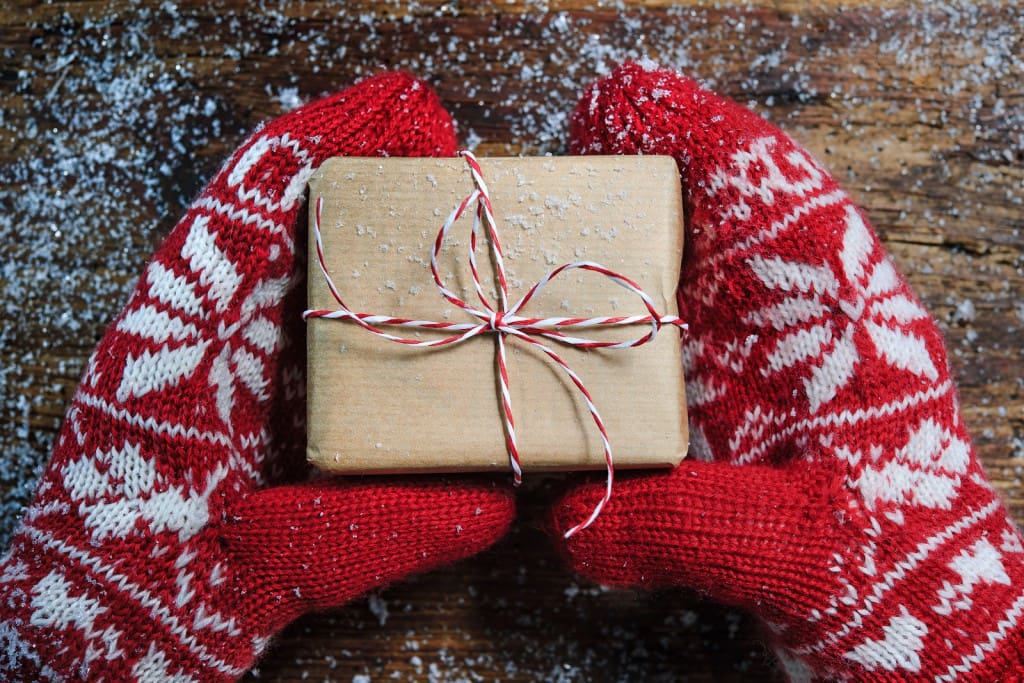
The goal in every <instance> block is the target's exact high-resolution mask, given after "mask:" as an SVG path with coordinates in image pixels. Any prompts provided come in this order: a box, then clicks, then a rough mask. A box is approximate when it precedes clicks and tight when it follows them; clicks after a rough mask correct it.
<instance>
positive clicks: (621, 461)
mask: <svg viewBox="0 0 1024 683" xmlns="http://www.w3.org/2000/svg"><path fill="white" fill-rule="evenodd" d="M480 164H481V167H482V169H483V174H484V178H485V179H486V182H487V184H488V186H489V188H490V196H491V200H492V204H493V207H494V213H495V216H496V219H497V226H498V231H499V239H500V241H501V244H502V247H503V251H504V260H505V270H506V274H507V279H508V286H509V304H510V305H511V303H512V302H514V301H516V300H518V299H519V298H520V297H521V296H522V295H523V294H524V293H525V291H526V290H527V289H529V287H530V286H531V285H532V284H533V283H535V282H537V281H538V280H539V279H541V278H542V277H543V276H544V275H545V273H547V272H548V271H550V270H552V269H554V268H555V267H557V266H559V265H561V264H563V263H569V262H574V261H583V260H586V261H594V262H597V263H600V264H602V265H604V266H606V267H608V268H610V269H611V270H614V271H617V272H619V273H621V274H623V275H625V276H626V277H628V278H631V279H632V280H634V281H636V282H637V283H638V284H639V285H640V287H641V288H642V289H643V290H644V291H646V292H647V294H648V295H650V297H651V298H652V300H653V301H654V305H655V307H656V308H657V310H658V311H659V312H660V313H662V314H671V315H676V314H677V313H678V310H677V305H676V297H675V293H676V287H677V284H678V280H679V267H680V262H681V255H682V247H683V244H682V241H683V227H682V226H683V215H682V210H683V209H682V200H681V194H680V188H679V176H678V172H677V169H676V165H675V162H674V161H673V160H672V159H671V158H670V157H653V156H648V157H551V158H549V157H538V158H485V159H481V160H480ZM473 187H474V185H473V181H472V179H471V176H470V173H469V170H468V168H467V166H466V164H465V162H464V161H463V160H462V159H458V158H453V159H397V158H396V159H361V158H337V159H330V160H328V161H327V162H325V163H324V164H323V166H321V167H320V169H319V170H318V171H317V172H316V173H315V174H314V175H313V177H312V179H311V182H310V202H309V203H310V208H311V216H310V225H311V226H312V225H313V220H314V216H313V212H314V211H315V207H316V204H317V198H318V197H322V198H323V204H322V213H321V223H320V226H321V230H322V238H323V245H324V254H325V262H326V264H327V269H328V272H329V273H330V274H331V277H332V278H333V280H334V282H335V284H336V286H337V288H338V291H339V293H340V295H341V298H342V300H344V302H345V304H346V305H347V306H348V308H349V309H351V310H352V311H356V312H362V313H372V314H381V315H388V316H396V317H404V318H411V319H417V320H434V321H443V322H477V320H476V319H475V318H473V317H472V316H470V315H469V314H467V313H465V312H464V311H462V310H460V309H459V308H457V307H455V306H453V305H452V304H451V303H450V302H448V301H447V300H445V299H443V298H442V297H441V295H440V294H439V292H438V291H437V287H436V286H435V284H434V282H433V279H432V276H431V273H430V266H429V264H430V253H431V249H432V247H433V243H434V239H435V237H436V235H437V232H438V230H439V229H440V227H441V225H442V224H443V223H444V221H445V219H446V218H447V216H448V215H449V213H450V212H451V210H452V209H453V207H455V206H456V205H457V204H458V203H459V202H460V201H461V200H462V199H463V198H464V197H465V196H466V195H468V194H469V193H470V192H471V191H472V190H473ZM472 220H473V218H472V211H471V210H470V211H467V212H466V215H464V216H463V217H462V218H461V219H460V220H459V221H458V222H457V223H456V224H455V225H454V226H453V228H452V230H451V231H450V232H449V234H448V238H447V239H446V241H445V245H444V247H443V248H442V250H441V252H440V255H439V257H438V263H439V271H440V274H441V276H442V279H443V281H444V282H445V285H446V286H447V287H448V288H449V289H451V290H452V291H453V292H454V293H455V294H456V295H458V296H459V297H460V298H462V299H463V300H464V301H466V302H468V303H469V304H470V305H475V306H476V307H477V308H479V306H478V305H477V304H479V301H478V299H477V298H476V294H475V292H474V290H473V284H472V279H471V274H470V269H469V264H468V244H469V235H470V230H471V226H472ZM315 248H316V247H315V242H314V240H313V239H312V237H311V238H310V259H309V264H310V266H309V307H310V308H311V309H335V308H337V304H336V302H335V301H334V299H333V298H332V296H331V294H330V291H329V289H328V287H327V284H326V281H325V280H324V278H323V275H322V274H321V272H320V270H319V267H318V266H317V257H316V251H315ZM476 258H477V264H478V268H479V271H480V275H481V281H482V284H483V285H484V290H485V292H487V295H488V297H489V298H490V299H491V301H492V302H493V304H494V305H495V306H497V301H498V299H497V296H496V292H495V289H494V280H495V277H494V276H495V269H494V265H493V259H492V257H491V254H490V251H489V248H488V242H487V241H486V239H478V244H477V253H476ZM644 313H646V309H645V308H644V306H643V304H642V302H641V301H640V299H639V298H638V297H637V296H636V295H635V294H634V293H632V292H629V291H628V290H626V289H623V288H622V287H619V286H618V285H616V284H614V283H613V282H611V281H610V280H608V279H606V278H604V277H602V276H601V275H598V274H596V273H592V272H586V271H583V270H571V271H567V272H565V273H563V274H562V275H561V276H560V277H559V278H556V279H555V280H552V281H551V283H550V284H548V286H547V287H546V288H545V289H544V291H543V292H542V293H541V294H540V295H538V296H537V297H535V298H534V299H533V300H532V301H531V302H530V303H528V304H527V305H526V306H525V307H524V308H523V310H521V311H520V312H519V315H523V316H529V317H547V316H574V317H575V316H579V317H591V316H606V315H607V316H613V315H615V316H617V315H631V314H644ZM649 328H650V326H649V325H632V326H628V327H619V328H614V329H610V330H605V329H602V330H586V331H577V332H573V331H566V333H567V334H577V335H578V336H589V337H592V338H598V339H621V340H624V339H630V338H634V337H638V336H640V335H642V334H643V333H644V332H645V331H646V330H647V329H649ZM386 331H389V332H394V333H395V334H397V335H399V336H406V337H409V336H416V337H421V338H423V339H429V338H438V337H440V336H446V335H445V334H438V333H436V332H433V331H429V330H411V329H408V328H405V329H399V328H388V329H387V330H386ZM679 335H680V333H679V330H678V329H676V328H674V327H665V328H663V329H662V330H661V331H660V333H659V334H658V335H657V336H656V337H655V338H654V339H653V340H652V341H650V342H649V343H647V344H645V345H643V346H639V347H636V348H627V349H592V350H584V349H575V348H571V347H568V346H565V345H562V344H558V343H557V342H550V341H546V340H544V341H545V343H546V344H548V346H551V347H552V348H553V349H554V350H555V352H556V353H558V354H559V355H560V356H561V357H562V358H563V359H564V360H565V361H566V362H567V363H568V365H569V366H570V367H571V368H573V370H574V371H575V372H576V373H577V374H578V375H579V376H580V377H581V378H582V380H583V382H584V383H585V385H586V386H587V388H588V390H589V391H590V393H591V395H592V396H593V399H594V404H595V405H596V406H597V409H598V410H599V411H600V414H601V417H602V419H603V420H604V422H605V425H606V427H607V431H608V436H609V441H610V443H611V445H612V449H613V453H614V461H615V465H616V467H658V466H661V467H667V466H673V465H676V464H678V463H679V461H680V460H681V459H682V457H683V456H684V454H685V452H686V448H687V431H686V401H685V396H684V388H683V386H684V385H683V376H682V360H681V356H680V336H679ZM494 337H495V335H494V333H493V332H491V333H488V334H484V335H481V336H479V337H476V338H473V339H471V340H468V341H466V342H464V343H461V344H457V345H452V346H445V347H438V348H411V347H408V346H403V345H401V344H396V343H394V342H391V341H388V340H386V339H382V338H379V337H377V336H375V335H373V334H371V333H369V332H368V331H366V330H364V329H362V328H360V327H359V326H358V325H356V324H353V323H352V322H351V321H345V322H339V321H332V320H324V319H310V320H309V325H308V386H307V392H308V393H307V400H308V416H307V420H308V446H307V457H308V459H309V461H310V462H312V463H313V464H315V465H316V466H317V467H318V468H320V469H322V470H325V471H330V472H336V473H404V472H452V471H477V470H494V469H507V468H508V467H509V459H508V452H507V450H506V442H505V430H504V427H503V425H504V422H503V412H502V408H501V394H500V388H499V382H498V373H497V366H496V360H495V359H496V343H495V338H494ZM506 347H507V367H508V374H509V387H510V392H511V397H512V410H513V414H514V418H515V423H516V429H515V431H516V437H517V441H518V445H519V452H520V457H521V462H522V466H523V469H524V470H526V471H530V470H575V469H603V468H604V467H605V461H604V451H603V448H602V444H601V439H600V435H599V433H598V430H597V428H596V427H595V425H594V423H593V421H592V418H591V416H590V413H589V411H588V410H587V407H586V404H585V402H584V400H583V397H582V396H581V395H580V393H579V391H578V390H577V389H576V387H574V386H573V385H572V383H571V381H570V380H569V379H568V378H567V377H566V376H565V374H564V372H563V371H562V370H561V369H560V368H559V367H558V366H557V365H556V364H555V363H554V362H552V361H551V360H550V359H549V358H547V357H546V356H545V355H544V354H543V353H542V352H540V351H539V350H537V349H534V348H530V346H529V345H528V344H526V343H524V342H522V340H519V339H515V338H514V337H512V336H508V337H506Z"/></svg>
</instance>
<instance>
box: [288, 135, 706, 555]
mask: <svg viewBox="0 0 1024 683" xmlns="http://www.w3.org/2000/svg"><path fill="white" fill-rule="evenodd" d="M459 156H461V157H462V158H463V159H464V160H465V161H466V164H467V166H468V167H469V171H470V174H471V175H472V176H473V183H474V189H473V191H472V192H470V193H469V194H468V195H467V196H466V197H465V198H464V199H463V200H462V201H461V202H459V204H458V205H457V206H456V207H455V208H454V209H453V210H452V212H451V213H450V214H449V215H448V218H447V219H446V220H445V222H444V225H443V226H442V227H441V229H440V231H438V233H437V238H436V239H435V240H434V247H433V249H432V251H431V253H430V272H431V274H432V275H433V277H434V284H436V285H437V289H438V291H439V292H440V294H441V296H442V297H444V298H445V299H447V300H448V301H449V302H451V303H452V304H453V305H455V306H457V307H458V308H460V309H462V310H463V311H465V312H466V313H468V314H469V315H470V316H472V317H474V318H476V319H477V320H478V321H479V322H467V323H450V322H436V321H431V320H412V319H409V318H397V317H392V316H386V315H377V314H372V313H357V312H354V311H352V310H351V309H349V308H348V306H346V305H345V302H344V301H342V298H341V295H340V294H339V293H338V289H337V287H336V286H335V284H334V281H333V280H332V279H331V276H330V273H329V272H328V270H327V264H326V262H325V259H324V248H323V237H322V235H321V232H320V216H321V211H322V209H323V201H324V200H323V197H317V199H316V211H315V214H314V221H313V230H314V234H315V239H316V255H317V260H318V261H319V264H320V272H321V273H322V274H323V276H324V280H326V282H327V287H328V288H329V289H330V291H331V295H332V296H333V297H334V300H335V301H336V302H337V303H338V308H337V309H336V310H310V311H306V312H305V313H303V318H304V319H306V320H308V319H310V318H324V319H327V320H338V321H348V322H352V323H355V324H357V325H359V326H360V327H362V328H363V329H365V330H367V331H369V332H372V333H373V334H375V335H377V336H378V337H382V338H384V339H387V340H389V341H393V342H397V343H399V344H406V345H408V346H413V347H421V348H424V347H434V346H446V345H450V344H459V343H462V342H464V341H467V340H469V339H472V338H473V337H477V336H480V335H483V334H488V333H494V335H495V339H496V340H497V344H498V353H497V364H498V374H499V377H500V380H501V402H502V408H503V413H504V423H505V443H506V446H507V448H508V454H509V462H510V464H511V467H512V473H513V481H514V483H515V484H516V485H517V486H518V485H519V484H520V483H521V482H522V477H523V471H522V466H521V464H520V459H519V448H518V445H517V442H516V424H515V416H514V414H513V412H512V396H511V394H510V392H509V383H508V371H507V369H506V364H505V355H506V354H505V343H506V342H505V338H506V337H507V336H512V337H516V338H517V339H521V340H522V341H523V342H525V343H527V344H530V345H532V346H533V347H534V348H537V349H539V350H540V351H542V352H543V353H544V354H545V355H547V356H548V358H550V359H551V360H552V361H554V363H555V364H556V365H558V367H560V368H561V369H562V371H563V372H565V374H566V376H567V377H568V378H569V379H570V380H571V381H572V383H573V384H574V385H575V386H576V388H577V389H578V390H579V392H580V395H581V396H582V397H583V399H584V401H585V402H586V404H587V409H588V410H589V411H590V416H591V418H592V419H593V421H594V425H595V426H596V427H597V430H598V432H599V433H600V435H601V443H602V445H603V447H604V459H605V465H606V470H607V477H606V483H605V492H604V496H603V497H602V498H601V500H600V501H598V503H597V505H595V506H594V510H593V512H591V513H590V516H589V517H588V518H587V519H586V520H584V521H583V522H580V523H579V524H577V525H576V526H574V527H572V528H571V529H569V530H568V531H567V532H565V537H566V538H569V537H570V536H572V535H574V534H575V533H577V532H578V531H582V530H583V529H586V528H587V527H589V526H590V525H591V524H593V523H594V520H596V519H597V517H598V515H600V514H601V510H602V509H603V508H604V506H605V505H606V504H607V503H608V501H609V500H610V499H611V495H612V483H613V481H614V479H615V466H614V461H613V459H612V446H611V443H610V442H609V441H608V433H607V430H606V429H605V426H604V421H603V420H602V419H601V414H600V413H599V412H598V410H597V407H596V406H595V405H594V401H593V398H592V397H591V395H590V392H589V391H588V390H587V387H586V386H585V385H584V384H583V380H581V379H580V377H579V375H577V374H576V373H575V372H574V371H573V370H572V368H570V367H569V365H568V364H567V363H566V362H565V361H564V360H562V358H561V357H560V356H559V355H558V354H557V353H555V351H554V350H553V349H551V348H550V347H549V346H547V345H546V344H544V343H543V342H542V341H541V339H547V340H550V341H554V342H558V343H560V344H565V345H567V346H572V347H576V348H580V349H627V348H633V347H635V346H641V345H643V344H646V343H647V342H649V341H651V339H653V338H654V336H655V335H656V334H657V333H658V331H659V330H661V328H662V327H663V326H666V325H669V326H674V327H678V328H680V329H686V323H684V322H683V321H682V320H681V319H680V318H679V317H677V316H674V315H662V314H660V313H659V312H658V311H657V309H656V308H655V307H654V302H653V301H652V300H651V297H650V296H648V295H647V293H646V292H644V291H643V290H642V289H641V288H640V285H638V284H637V283H636V282H634V281H633V280H630V279H629V278H628V277H626V276H625V275H622V274H620V273H617V272H615V271H613V270H610V269H608V268H605V267H604V266H602V265H601V264H599V263H594V262H593V261H576V262H574V263H566V264H564V265H561V266H558V267H557V268H555V269H553V270H551V271H549V272H548V273H547V274H546V275H545V276H544V277H543V278H541V279H540V281H538V282H537V283H536V284H534V285H533V286H532V287H530V289H529V290H528V291H527V292H526V294H524V295H523V296H522V297H521V298H520V299H519V300H518V301H516V302H515V303H514V304H512V306H509V305H508V282H507V279H506V276H505V261H504V257H503V255H502V250H501V241H500V239H499V238H498V226H497V222H496V221H495V218H494V211H493V209H492V206H491V197H490V192H489V191H488V189H487V183H486V182H485V181H484V177H483V171H482V170H481V169H480V163H479V162H478V161H477V159H476V157H475V156H473V154H472V153H471V152H468V151H463V152H460V153H459ZM474 203H475V204H476V210H475V212H474V218H473V230H472V233H471V234H470V240H469V267H470V271H471V272H472V276H473V287H474V289H475V290H476V295H477V298H478V299H479V300H480V308H476V307H475V306H473V305H470V304H469V303H467V302H465V301H463V300H462V299H460V298H459V297H458V296H456V295H455V293H454V292H452V291H451V290H449V289H448V288H447V287H446V286H445V284H444V282H443V281H442V280H441V276H440V274H439V272H438V269H437V256H438V254H439V253H440V251H441V246H442V244H443V243H444V240H445V237H446V236H447V235H448V231H449V230H451V228H452V226H453V225H454V224H455V222H456V221H458V220H459V218H461V217H462V215H463V214H464V213H465V212H466V211H467V210H468V209H469V207H470V206H472V205H473V204H474ZM481 223H482V224H483V225H485V226H486V227H487V237H488V241H489V242H490V245H491V254H492V256H493V259H494V267H495V271H496V273H497V278H498V305H497V307H495V306H493V305H492V304H491V302H490V300H489V299H488V297H487V295H486V294H485V293H484V290H483V287H482V285H481V284H480V274H479V271H478V269H477V262H476V244H477V239H478V238H479V235H480V226H481ZM577 268H578V269H581V270H588V271H592V272H595V273H599V274H601V275H604V276H605V277H607V278H608V279H610V280H611V281H612V282H614V283H615V284H617V285H619V286H621V287H623V288H625V289H627V290H629V291H630V292H632V293H634V294H636V295H637V296H638V297H639V298H640V300H641V301H642V302H643V305H644V307H645V308H646V309H647V314H645V315H630V316H597V317H591V318H571V317H555V318H529V317H524V316H521V315H519V311H520V310H522V308H523V307H524V306H526V304H528V303H529V302H530V300H531V299H533V297H534V296H535V295H537V294H539V293H540V292H541V290H543V289H544V287H545V286H546V285H547V284H548V283H549V282H550V281H551V280H553V279H554V278H556V277H558V276H559V275H561V274H562V273H564V272H566V271H569V270H574V269H577ZM626 325H650V329H649V330H648V331H647V332H646V333H645V334H643V335H641V336H639V337H636V338H635V339H628V340H626V341H602V340H598V339H589V338H586V337H575V336H569V335H567V334H564V333H563V330H581V329H587V328H608V327H622V326H626ZM381 327H403V328H413V329H426V330H441V331H444V332H449V333H451V334H450V336H447V337H444V338H440V339H432V340H423V339H416V338H412V337H400V336H397V335H393V334H390V333H388V332H385V331H384V330H382V329H380V328H381Z"/></svg>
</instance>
